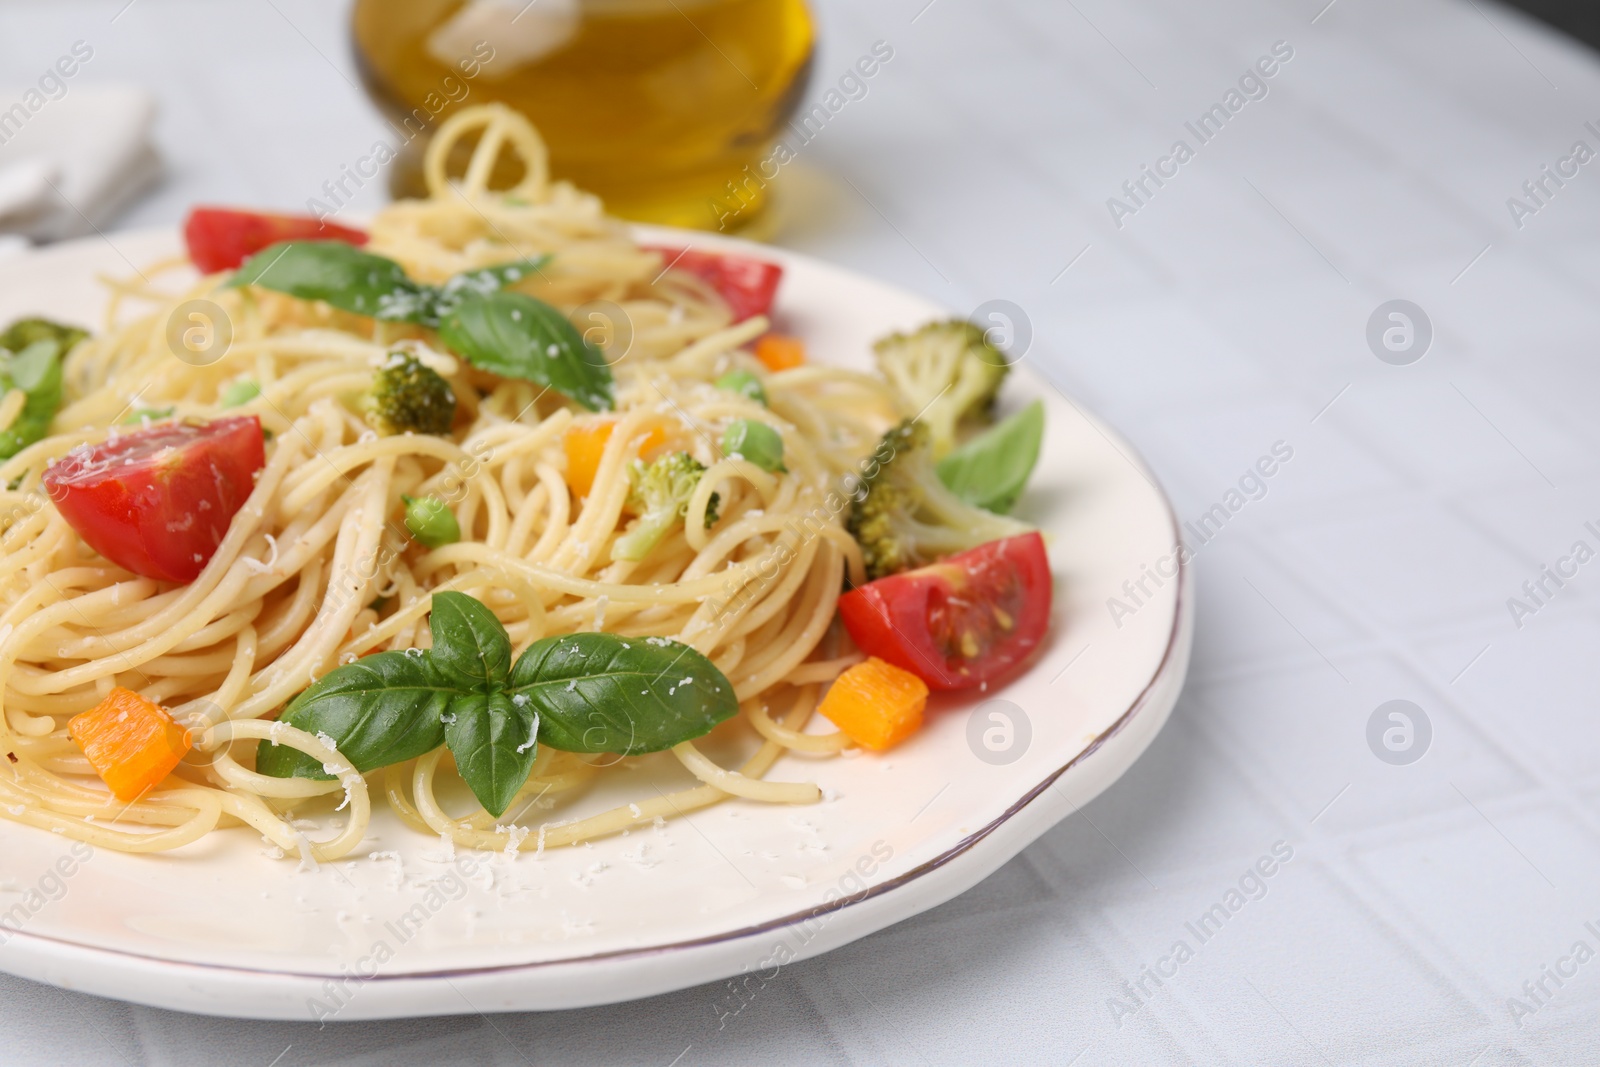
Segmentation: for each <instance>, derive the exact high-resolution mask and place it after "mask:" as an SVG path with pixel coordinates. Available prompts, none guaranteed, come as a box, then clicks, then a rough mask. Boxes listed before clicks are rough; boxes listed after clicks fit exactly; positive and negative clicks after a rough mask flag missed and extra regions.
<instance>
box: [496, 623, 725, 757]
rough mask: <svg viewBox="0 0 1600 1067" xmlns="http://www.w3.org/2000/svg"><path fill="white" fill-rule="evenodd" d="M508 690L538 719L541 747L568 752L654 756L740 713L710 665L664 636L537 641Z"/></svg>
mask: <svg viewBox="0 0 1600 1067" xmlns="http://www.w3.org/2000/svg"><path fill="white" fill-rule="evenodd" d="M510 689H511V699H512V700H513V701H514V702H515V701H517V700H518V698H519V697H526V699H527V700H528V702H529V703H530V704H531V705H532V707H533V710H535V711H537V712H538V713H539V740H540V742H541V743H543V744H547V745H549V746H550V747H552V748H559V749H563V750H565V751H567V752H615V753H620V754H622V755H631V754H634V753H639V752H659V751H661V750H662V749H667V748H671V747H672V746H673V745H676V744H677V743H678V742H680V741H688V740H690V739H691V738H695V737H699V736H701V735H702V734H705V733H707V732H709V731H710V730H711V728H712V727H713V726H715V725H717V723H719V722H722V721H723V720H724V719H727V718H730V717H732V716H733V715H734V714H735V713H736V712H737V711H738V710H739V701H738V700H737V699H736V698H735V697H734V695H733V684H732V683H731V682H729V681H728V679H727V678H726V677H724V676H723V673H722V672H721V671H720V670H718V669H717V668H716V666H715V665H714V664H713V663H712V662H711V661H710V660H708V659H706V658H705V657H704V656H702V655H701V654H700V653H698V652H696V651H695V650H694V649H692V648H690V647H689V646H688V645H680V644H679V643H678V642H676V641H669V640H667V639H666V638H664V637H629V638H623V637H618V636H617V635H616V634H591V633H584V634H568V635H566V636H564V637H547V638H545V639H544V640H542V641H535V642H534V643H533V644H532V645H530V646H529V647H528V650H527V651H526V652H524V653H523V654H522V656H521V657H520V658H519V659H518V660H517V664H516V666H515V667H513V668H512V669H511V682H510Z"/></svg>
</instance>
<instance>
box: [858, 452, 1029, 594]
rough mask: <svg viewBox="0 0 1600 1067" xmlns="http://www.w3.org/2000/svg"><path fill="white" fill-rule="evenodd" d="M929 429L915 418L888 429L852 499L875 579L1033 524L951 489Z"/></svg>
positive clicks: (870, 574)
mask: <svg viewBox="0 0 1600 1067" xmlns="http://www.w3.org/2000/svg"><path fill="white" fill-rule="evenodd" d="M929 436H930V435H929V431H928V429H927V428H926V427H925V426H923V425H922V424H921V423H920V422H915V421H911V420H907V421H905V422H902V423H901V424H900V425H899V426H896V427H895V428H894V429H892V430H890V431H889V432H888V433H886V434H884V435H883V440H882V442H880V443H879V445H878V449H877V451H876V452H874V453H873V456H872V460H871V461H870V463H869V464H868V470H867V476H866V478H864V479H863V484H862V485H861V487H860V488H858V489H857V491H856V493H855V497H854V499H853V500H852V501H851V504H850V520H849V528H850V533H851V535H852V536H853V537H854V538H855V539H856V542H857V543H858V544H860V546H861V555H862V559H863V560H864V561H865V563H866V567H867V579H868V580H869V581H871V580H874V579H877V578H882V577H884V576H885V575H889V574H898V573H900V572H901V571H905V570H910V569H912V568H913V567H922V566H926V565H927V564H929V563H933V562H935V561H936V560H938V559H940V558H941V557H944V556H948V555H950V554H952V553H955V552H965V551H966V550H967V549H969V548H976V547H977V546H978V545H981V544H984V543H985V542H988V541H997V540H999V539H1000V538H1002V537H1015V536H1016V535H1018V534H1022V533H1027V532H1028V531H1029V530H1031V529H1032V527H1030V526H1028V525H1026V524H1024V523H1020V522H1017V521H1016V520H1015V519H1008V518H1005V517H1004V516H1001V515H996V514H994V513H992V512H988V511H984V510H983V509H982V508H975V507H973V506H972V505H970V504H967V503H965V502H964V501H962V500H961V498H959V497H957V496H956V495H955V494H954V493H952V492H950V490H948V489H946V488H945V487H944V483H943V482H941V481H939V475H938V473H937V471H935V469H934V462H933V455H932V451H931V448H930V445H929ZM874 468H876V469H874Z"/></svg>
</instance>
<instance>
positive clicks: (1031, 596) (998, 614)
mask: <svg viewBox="0 0 1600 1067" xmlns="http://www.w3.org/2000/svg"><path fill="white" fill-rule="evenodd" d="M1050 596H1051V588H1050V561H1049V559H1048V558H1047V557H1046V555H1045V551H1044V538H1042V537H1040V536H1039V535H1038V534H1037V533H1027V534H1022V535H1020V536H1018V537H1007V538H1004V539H1003V540H999V541H990V542H989V543H988V544H986V545H979V546H978V547H977V548H973V549H968V550H967V551H966V552H959V553H957V554H956V555H954V556H949V557H946V558H945V559H942V560H940V561H939V562H938V563H934V564H931V565H930V566H927V567H919V568H918V569H916V570H913V571H906V572H905V573H903V574H891V575H890V576H889V577H887V578H879V579H878V580H877V581H875V582H868V583H867V584H866V585H863V586H859V587H857V588H855V589H852V590H851V591H850V592H848V593H846V594H845V595H844V596H842V597H840V598H839V615H840V617H841V618H842V619H843V620H844V625H845V629H847V630H849V631H850V636H851V637H852V638H854V639H855V643H856V647H857V648H859V649H861V651H863V652H865V653H866V654H867V655H869V656H877V657H878V658H879V659H882V660H887V661H888V662H890V663H893V664H894V665H895V666H897V667H903V668H905V669H906V670H908V671H911V672H912V673H913V674H915V675H917V676H918V677H920V678H921V679H922V680H923V681H925V682H927V683H928V685H929V686H930V687H932V688H934V689H969V688H971V687H972V686H975V685H979V684H981V683H983V682H987V681H991V680H993V679H995V678H999V677H1001V676H1003V675H1006V674H1008V673H1010V672H1011V671H1012V670H1013V669H1014V668H1016V667H1017V666H1018V665H1019V664H1021V663H1022V662H1023V661H1024V660H1026V659H1027V658H1028V656H1029V655H1031V654H1032V653H1033V650H1034V649H1035V648H1037V647H1038V646H1039V642H1040V641H1042V640H1043V639H1044V635H1045V631H1046V630H1047V629H1049V626H1050Z"/></svg>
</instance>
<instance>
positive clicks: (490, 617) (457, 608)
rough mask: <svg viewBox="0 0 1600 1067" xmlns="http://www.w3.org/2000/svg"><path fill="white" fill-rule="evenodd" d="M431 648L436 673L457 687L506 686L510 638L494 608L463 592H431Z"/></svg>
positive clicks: (477, 689)
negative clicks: (491, 609) (496, 616)
mask: <svg viewBox="0 0 1600 1067" xmlns="http://www.w3.org/2000/svg"><path fill="white" fill-rule="evenodd" d="M428 629H429V630H430V631H431V632H432V633H433V648H432V649H431V650H430V651H429V652H428V658H429V660H430V661H431V662H432V664H433V668H434V671H435V673H436V674H437V676H438V677H439V678H440V679H441V680H443V681H445V682H447V683H449V684H450V685H453V686H455V687H456V688H457V689H459V690H462V691H466V692H474V693H493V692H498V691H499V690H501V689H503V688H505V684H506V673H507V672H508V671H510V669H511V639H510V638H509V637H507V636H506V628H505V627H504V626H502V625H501V624H500V620H499V619H497V618H495V614H494V612H492V611H490V610H489V609H488V608H487V607H485V606H484V604H483V602H482V601H479V600H476V599H474V598H472V597H470V596H467V594H465V593H454V592H444V593H435V594H433V611H432V613H431V614H430V615H429V616H428Z"/></svg>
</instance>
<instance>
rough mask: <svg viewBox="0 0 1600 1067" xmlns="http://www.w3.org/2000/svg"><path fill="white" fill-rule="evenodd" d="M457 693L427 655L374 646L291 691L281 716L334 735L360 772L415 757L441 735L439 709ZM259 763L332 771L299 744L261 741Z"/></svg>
mask: <svg viewBox="0 0 1600 1067" xmlns="http://www.w3.org/2000/svg"><path fill="white" fill-rule="evenodd" d="M460 696H461V693H460V691H459V690H457V689H456V688H455V687H453V686H451V685H450V684H449V683H448V682H446V681H443V680H441V679H440V678H439V677H438V674H437V672H436V671H435V670H434V668H433V666H432V663H431V662H430V660H429V658H428V656H427V655H426V654H424V653H413V652H379V653H377V654H376V655H372V656H367V657H365V658H363V659H358V660H356V661H355V662H354V663H350V664H346V665H345V666H343V667H336V668H335V669H333V670H331V671H329V672H328V673H327V674H325V675H323V676H322V677H321V678H319V679H318V680H317V681H316V682H315V683H314V684H313V685H312V686H311V688H309V689H307V690H306V691H305V692H303V693H301V694H300V695H299V696H297V697H295V698H294V700H292V701H291V702H290V703H289V707H288V708H287V709H285V711H284V713H283V715H282V716H281V717H280V719H279V721H280V722H286V723H288V724H289V725H290V726H296V727H299V728H300V729H302V730H304V731H306V732H307V733H310V734H324V735H326V736H327V737H329V738H331V739H332V740H333V743H334V747H336V748H337V749H338V750H339V752H340V754H341V755H343V756H344V757H345V758H346V759H348V760H349V761H350V762H351V763H353V764H355V767H356V770H358V771H361V772H363V773H365V772H367V771H371V770H376V769H377V768H379V767H387V766H388V765H389V764H391V763H399V762H400V761H402V760H408V759H412V758H414V757H416V756H421V755H423V754H424V753H427V752H431V751H433V750H434V749H436V748H438V747H439V745H440V743H441V742H443V741H444V729H445V728H444V723H443V722H442V721H441V716H443V715H444V713H445V711H446V709H447V708H448V706H449V705H450V703H451V701H453V700H457V699H459V698H460ZM256 770H257V771H259V772H260V773H262V774H266V775H271V776H272V777H274V778H330V777H332V775H330V774H328V773H327V772H326V771H324V770H323V769H322V764H321V763H319V762H318V761H316V760H314V759H312V758H311V757H310V756H307V755H306V754H305V753H303V752H301V751H299V750H298V749H293V748H289V747H288V746H287V745H274V744H273V743H272V742H271V741H270V740H264V741H262V742H261V743H260V746H259V747H258V748H257V750H256Z"/></svg>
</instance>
